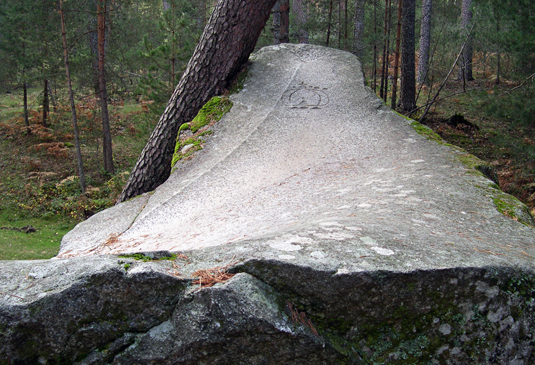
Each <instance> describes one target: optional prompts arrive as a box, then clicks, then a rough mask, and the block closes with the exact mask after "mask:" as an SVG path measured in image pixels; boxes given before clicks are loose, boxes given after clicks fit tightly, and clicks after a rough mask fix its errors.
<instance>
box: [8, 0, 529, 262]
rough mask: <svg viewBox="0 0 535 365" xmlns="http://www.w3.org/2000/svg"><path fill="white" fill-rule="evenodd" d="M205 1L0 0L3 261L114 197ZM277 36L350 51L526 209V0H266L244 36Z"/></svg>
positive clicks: (25, 255) (33, 253)
mask: <svg viewBox="0 0 535 365" xmlns="http://www.w3.org/2000/svg"><path fill="white" fill-rule="evenodd" d="M215 3H216V1H215V0H195V1H194V0H164V1H162V0H148V1H128V0H123V1H119V0H60V1H58V0H14V1H8V2H2V3H1V4H0V60H1V62H2V63H1V67H0V259H29V258H50V257H52V256H54V255H55V254H56V253H57V251H58V248H59V243H60V240H61V237H62V236H63V235H64V234H65V233H66V232H68V231H69V230H70V229H71V228H72V227H73V226H74V225H75V224H76V223H78V222H80V221H81V220H83V219H86V218H88V217H89V216H91V215H93V214H95V213H96V212H98V211H100V210H102V209H105V208H107V207H110V206H112V205H113V204H114V203H115V202H116V199H117V198H118V196H119V194H120V193H121V191H122V189H123V187H124V184H125V183H126V180H127V178H128V174H129V171H131V170H132V168H133V166H134V164H135V162H136V160H137V158H138V156H139V153H140V151H141V150H142V148H143V146H144V145H145V143H146V142H147V140H148V138H149V135H150V133H151V131H152V129H153V128H154V126H155V125H156V123H157V121H158V118H159V117H160V115H161V113H162V112H163V110H164V108H165V106H166V103H167V101H168V100H169V97H170V95H171V93H172V91H173V89H174V87H175V86H176V84H177V83H178V80H179V79H180V77H181V75H182V72H184V70H185V67H186V65H187V62H188V60H189V58H190V57H191V55H192V53H193V51H194V48H195V45H196V42H197V41H198V39H199V38H200V35H201V33H202V30H203V28H204V26H205V24H206V22H207V21H208V19H209V17H210V15H211V12H212V10H213V8H214V5H215ZM62 29H63V30H62ZM281 42H292V43H298V42H301V43H310V44H319V45H324V46H328V47H334V48H339V49H343V50H347V51H350V52H353V53H355V54H356V55H358V56H359V58H360V59H361V61H362V63H363V66H364V72H365V75H366V79H367V82H368V85H369V86H370V87H371V88H372V89H373V90H374V91H375V92H376V93H377V94H378V95H379V96H380V97H381V98H383V99H384V100H385V103H386V104H387V105H389V106H392V107H393V108H395V109H397V110H398V112H400V113H403V114H405V115H407V116H409V117H411V118H413V119H415V120H419V121H420V122H421V123H423V124H425V125H427V126H429V127H431V128H432V129H433V130H434V131H435V132H437V133H438V134H439V135H440V136H441V137H442V138H444V139H445V140H446V141H448V142H449V143H451V144H455V145H457V146H460V147H462V148H464V149H465V150H467V151H468V152H470V153H472V154H474V155H476V156H478V157H479V158H481V159H483V160H485V161H487V162H488V163H490V165H491V166H493V167H494V169H495V170H496V173H497V176H496V177H497V182H498V183H499V185H500V187H501V189H502V190H504V191H505V192H508V193H510V194H512V195H514V196H516V197H517V198H518V199H520V200H521V201H523V202H524V203H526V204H527V205H528V207H529V208H530V209H531V210H532V212H535V103H534V101H535V98H534V97H535V84H534V82H535V81H534V78H535V3H534V2H532V1H531V0H443V1H440V2H439V1H436V0H435V1H432V0H291V1H289V0H279V1H278V2H277V4H276V5H275V7H274V9H273V12H272V17H271V19H270V20H269V22H268V25H267V26H266V28H265V29H264V31H263V33H262V35H261V37H260V39H259V41H258V44H257V47H258V48H260V47H262V46H265V45H270V44H277V43H281ZM67 69H68V70H69V72H67ZM69 85H71V86H72V87H69ZM71 100H72V101H71ZM199 143H200V144H199V148H200V147H202V141H200V142H199ZM82 172H83V173H82ZM505 213H507V212H505Z"/></svg>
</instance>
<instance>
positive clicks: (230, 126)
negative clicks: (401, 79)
mask: <svg viewBox="0 0 535 365" xmlns="http://www.w3.org/2000/svg"><path fill="white" fill-rule="evenodd" d="M231 100H232V102H233V103H234V105H233V107H232V109H231V111H230V112H229V113H228V114H226V115H225V116H224V117H223V119H222V120H221V121H220V122H218V123H217V124H216V125H215V126H214V127H212V131H213V134H212V135H211V136H208V137H206V143H205V144H204V149H203V150H202V151H199V152H198V153H197V154H196V155H195V156H194V158H193V159H192V160H189V161H185V162H179V163H178V164H177V166H176V167H177V168H176V169H175V171H174V173H173V174H172V175H171V177H170V178H169V180H168V181H167V182H166V183H165V184H164V185H162V186H160V187H159V188H158V189H157V190H156V191H155V192H154V193H152V194H150V195H144V196H143V197H139V198H136V199H133V200H132V201H130V202H126V203H123V204H120V205H118V206H116V207H114V208H112V209H109V210H106V211H104V212H101V213H99V214H97V215H95V216H94V217H92V218H90V219H89V220H87V221H85V222H83V223H81V224H79V225H78V226H77V227H76V228H75V229H74V230H73V231H72V232H70V233H69V234H67V235H66V236H65V238H64V239H63V242H62V245H61V251H60V253H59V255H58V257H59V258H68V257H73V256H84V255H90V254H117V253H123V252H130V253H135V252H147V251H157V250H169V251H172V252H190V256H192V257H195V256H196V255H199V256H202V257H204V258H206V260H208V261H209V260H210V258H211V257H214V258H218V259H219V260H227V262H230V261H231V260H234V261H236V260H239V261H241V260H243V259H252V258H258V259H270V260H271V259H273V260H280V261H285V262H291V263H296V264H307V265H312V266H317V267H325V268H329V269H336V270H342V271H343V270H349V271H352V270H357V271H358V270H377V269H386V270H395V271H411V270H416V269H437V268H452V267H474V266H484V265H502V264H504V263H507V265H512V266H525V267H528V268H533V257H535V249H534V243H535V231H534V229H533V228H532V227H529V226H527V225H524V224H521V223H519V222H518V221H515V220H514V219H511V218H509V217H507V216H505V215H504V214H502V213H500V212H499V211H498V209H497V206H496V201H497V200H496V199H497V197H499V196H503V195H504V194H503V193H501V192H500V191H499V190H498V189H495V188H493V187H492V186H493V184H492V182H491V181H490V180H488V179H487V178H485V177H484V176H482V175H481V174H480V173H478V172H477V171H476V170H475V169H473V168H472V167H469V166H466V165H465V164H463V163H462V162H463V160H464V159H466V158H469V157H467V156H468V155H467V153H466V152H464V151H462V150H458V149H455V148H452V147H450V146H447V145H445V144H439V143H437V142H435V141H430V140H428V139H426V137H425V136H422V135H420V134H418V133H417V131H416V130H415V129H414V128H413V127H412V126H411V122H412V121H410V120H407V119H405V118H403V117H402V116H399V115H398V114H396V113H395V112H393V111H392V110H390V109H389V108H387V107H386V106H384V104H383V103H382V101H381V100H379V99H378V98H377V97H376V96H375V95H374V94H373V92H372V91H371V90H370V89H369V88H368V87H366V86H365V80H364V78H363V73H362V70H361V65H360V63H359V61H358V60H357V58H356V57H354V56H353V55H351V54H349V53H346V52H342V51H338V50H334V49H328V48H323V47H318V46H310V45H280V46H272V47H266V48H264V49H262V50H261V51H259V52H258V53H257V54H256V55H255V56H254V57H253V60H252V65H251V67H250V69H249V73H248V77H247V79H246V81H245V85H244V88H243V90H241V91H240V92H239V93H238V94H235V95H233V96H231ZM520 209H521V208H520ZM197 251H198V253H197Z"/></svg>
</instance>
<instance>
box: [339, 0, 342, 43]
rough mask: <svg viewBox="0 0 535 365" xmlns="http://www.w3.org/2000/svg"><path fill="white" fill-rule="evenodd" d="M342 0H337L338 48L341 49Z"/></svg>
mask: <svg viewBox="0 0 535 365" xmlns="http://www.w3.org/2000/svg"><path fill="white" fill-rule="evenodd" d="M342 4H343V3H342V0H338V49H342V28H343V25H342V7H343V5H342Z"/></svg>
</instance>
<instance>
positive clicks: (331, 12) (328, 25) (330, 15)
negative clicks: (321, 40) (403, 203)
mask: <svg viewBox="0 0 535 365" xmlns="http://www.w3.org/2000/svg"><path fill="white" fill-rule="evenodd" d="M333 1H334V0H331V2H330V5H329V18H328V23H327V40H326V41H325V46H326V47H329V41H330V39H331V22H332V18H333Z"/></svg>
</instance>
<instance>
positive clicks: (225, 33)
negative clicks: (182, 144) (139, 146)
mask: <svg viewBox="0 0 535 365" xmlns="http://www.w3.org/2000/svg"><path fill="white" fill-rule="evenodd" d="M275 1H276V0H220V1H219V2H218V3H217V5H216V6H215V8H214V11H213V13H212V15H211V17H210V19H209V20H208V24H207V25H206V28H205V29H204V33H203V35H202V37H201V39H200V41H199V43H198V44H197V47H196V48H195V52H194V53H193V56H192V57H191V59H190V61H189V63H188V66H187V68H186V71H185V72H184V75H183V76H182V79H181V80H180V82H179V83H178V86H177V87H176V89H175V91H174V93H173V95H172V96H171V99H170V100H169V104H168V105H167V107H166V108H165V111H164V113H163V114H162V116H161V117H160V120H159V122H158V124H157V125H156V128H155V129H154V131H153V132H152V134H151V136H150V138H149V141H148V142H147V145H146V146H145V148H144V149H143V151H142V152H141V156H140V157H139V159H138V161H137V163H136V166H135V167H134V170H133V171H132V174H131V175H130V179H129V180H128V182H127V183H126V186H125V188H124V190H123V192H122V193H121V196H120V197H119V200H118V201H119V202H121V201H125V200H127V199H130V198H132V197H134V196H136V195H139V194H143V193H145V192H148V191H151V190H154V189H156V188H157V187H158V186H159V185H160V184H162V183H163V182H164V181H165V180H167V178H168V177H169V175H170V173H171V159H172V156H173V151H174V148H175V140H176V136H177V132H178V128H179V127H180V125H182V124H183V123H186V122H189V121H191V120H192V119H193V118H194V117H195V115H196V114H197V112H198V111H199V110H200V109H201V108H202V106H203V105H204V104H205V103H206V102H207V101H208V100H210V98H211V97H213V96H215V95H217V94H219V93H221V92H222V91H223V90H224V89H225V88H226V87H227V86H228V84H229V83H230V82H231V81H232V79H233V78H234V77H235V76H236V75H237V74H238V72H239V71H240V69H241V68H242V66H243V65H244V64H245V63H246V62H247V60H248V59H249V55H250V54H251V52H252V51H253V50H254V47H255V45H256V41H257V40H258V37H259V36H260V33H261V31H262V29H263V28H264V26H265V24H266V22H267V20H268V18H269V16H270V11H271V8H272V7H273V4H275Z"/></svg>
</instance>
